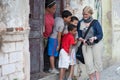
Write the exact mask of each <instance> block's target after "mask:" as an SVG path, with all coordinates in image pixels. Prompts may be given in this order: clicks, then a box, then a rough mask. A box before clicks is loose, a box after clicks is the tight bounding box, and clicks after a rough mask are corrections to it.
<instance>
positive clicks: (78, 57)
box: [76, 20, 94, 64]
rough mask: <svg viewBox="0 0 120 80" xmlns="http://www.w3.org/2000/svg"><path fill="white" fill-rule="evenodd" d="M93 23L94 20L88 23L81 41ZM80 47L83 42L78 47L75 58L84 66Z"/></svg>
mask: <svg viewBox="0 0 120 80" xmlns="http://www.w3.org/2000/svg"><path fill="white" fill-rule="evenodd" d="M93 22H94V20H93V21H92V22H91V23H90V25H89V27H88V29H87V31H86V33H85V35H84V36H83V39H85V37H86V35H87V34H88V32H89V30H90V28H91V25H92V23H93ZM82 45H83V42H82V43H81V44H80V46H79V47H78V50H77V52H76V58H77V59H78V60H79V61H80V62H81V63H83V64H85V61H84V56H83V52H82Z"/></svg>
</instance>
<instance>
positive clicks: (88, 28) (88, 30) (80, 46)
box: [78, 20, 95, 48]
mask: <svg viewBox="0 0 120 80" xmlns="http://www.w3.org/2000/svg"><path fill="white" fill-rule="evenodd" d="M94 21H95V20H92V21H91V23H90V25H89V27H88V29H87V30H86V32H85V35H84V36H83V39H85V37H86V36H87V34H88V32H89V30H90V28H91V27H92V24H93V22H94ZM82 45H83V42H82V43H81V44H80V46H79V47H82ZM79 47H78V48H79Z"/></svg>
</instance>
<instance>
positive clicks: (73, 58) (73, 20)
mask: <svg viewBox="0 0 120 80" xmlns="http://www.w3.org/2000/svg"><path fill="white" fill-rule="evenodd" d="M78 21H79V20H78V18H77V17H76V16H72V17H71V22H70V24H73V25H75V26H76V27H77V24H78ZM74 37H75V39H76V40H77V37H78V34H76V35H75V36H74ZM76 49H77V45H74V46H73V47H72V51H71V55H70V73H69V76H68V80H72V78H73V74H74V65H75V64H76V56H75V54H76V53H75V52H76Z"/></svg>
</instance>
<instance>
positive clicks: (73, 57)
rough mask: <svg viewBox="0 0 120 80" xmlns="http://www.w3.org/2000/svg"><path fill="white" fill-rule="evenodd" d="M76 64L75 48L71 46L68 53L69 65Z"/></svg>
mask: <svg viewBox="0 0 120 80" xmlns="http://www.w3.org/2000/svg"><path fill="white" fill-rule="evenodd" d="M75 64H76V48H75V47H73V48H72V50H71V53H70V65H75Z"/></svg>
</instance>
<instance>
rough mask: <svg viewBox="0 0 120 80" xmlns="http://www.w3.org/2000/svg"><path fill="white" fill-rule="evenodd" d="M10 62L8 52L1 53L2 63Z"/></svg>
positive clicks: (0, 59)
mask: <svg viewBox="0 0 120 80" xmlns="http://www.w3.org/2000/svg"><path fill="white" fill-rule="evenodd" d="M3 64H8V54H2V53H0V65H3Z"/></svg>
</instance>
